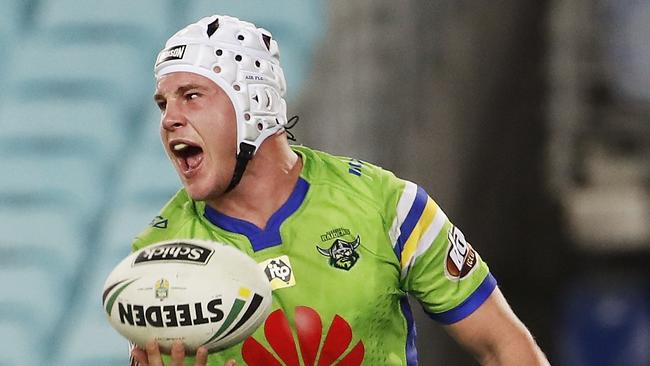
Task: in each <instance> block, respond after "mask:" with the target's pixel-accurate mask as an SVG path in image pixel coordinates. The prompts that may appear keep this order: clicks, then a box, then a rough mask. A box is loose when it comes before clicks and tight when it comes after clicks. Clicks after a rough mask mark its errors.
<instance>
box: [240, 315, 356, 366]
mask: <svg viewBox="0 0 650 366" xmlns="http://www.w3.org/2000/svg"><path fill="white" fill-rule="evenodd" d="M292 328H293V329H292ZM323 330H324V329H323V320H322V319H321V317H320V315H319V314H318V312H316V310H314V309H312V308H310V307H307V306H296V308H295V316H294V318H293V321H292V322H289V320H288V319H287V316H286V314H285V313H284V312H283V311H282V310H281V309H278V310H275V311H274V312H272V313H271V314H269V316H268V317H267V318H266V320H265V321H264V332H263V334H264V336H265V337H266V341H267V343H268V344H269V345H270V347H269V348H267V347H268V346H264V345H263V344H262V343H260V342H258V341H257V340H256V339H255V338H253V337H248V338H247V339H246V340H245V341H244V344H243V346H242V350H241V354H242V358H243V359H244V362H246V364H247V365H249V366H268V365H305V366H314V365H316V359H317V358H318V365H319V366H330V365H335V364H336V365H345V366H359V365H361V363H362V362H363V359H364V358H365V348H364V345H363V341H361V340H359V341H357V343H356V344H354V346H353V347H351V345H352V344H353V342H352V339H353V334H352V327H351V326H350V324H349V323H348V322H347V321H345V319H343V318H342V317H341V316H339V315H334V318H333V319H332V323H331V324H330V325H329V328H327V331H326V335H325V339H323V334H325V333H324V332H323ZM260 334H262V333H261V332H260ZM294 334H295V336H296V337H297V339H296V338H295V337H294ZM298 346H299V347H298ZM319 351H320V352H319ZM278 360H281V361H282V363H280V361H278ZM301 360H302V362H300V361H301Z"/></svg>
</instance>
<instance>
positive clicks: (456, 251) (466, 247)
mask: <svg viewBox="0 0 650 366" xmlns="http://www.w3.org/2000/svg"><path fill="white" fill-rule="evenodd" d="M447 238H448V239H449V250H448V251H447V260H446V261H445V263H446V266H445V273H446V274H447V276H449V277H450V278H451V279H453V280H458V279H463V278H464V277H466V276H467V275H468V274H469V273H470V272H471V271H472V269H474V267H475V266H476V262H477V258H476V252H475V251H474V249H473V248H472V246H471V245H470V244H469V243H468V242H467V240H465V235H463V233H462V232H461V231H460V230H458V228H456V227H455V226H452V228H451V230H449V234H448V235H447Z"/></svg>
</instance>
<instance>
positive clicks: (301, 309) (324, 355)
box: [133, 146, 496, 366]
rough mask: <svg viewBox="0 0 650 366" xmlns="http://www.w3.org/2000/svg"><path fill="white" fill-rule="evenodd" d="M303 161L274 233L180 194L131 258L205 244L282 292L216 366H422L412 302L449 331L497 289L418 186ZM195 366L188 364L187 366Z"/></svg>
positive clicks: (359, 165) (384, 174) (320, 159)
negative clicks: (230, 250)
mask: <svg viewBox="0 0 650 366" xmlns="http://www.w3.org/2000/svg"><path fill="white" fill-rule="evenodd" d="M293 149H294V151H296V153H298V154H299V155H300V156H301V158H302V161H303V170H302V173H301V175H300V178H299V180H298V182H297V184H296V186H295V188H294V190H293V193H292V194H291V196H290V197H289V199H288V200H287V202H286V203H285V204H284V205H283V206H282V207H281V208H280V209H278V211H277V212H275V214H273V216H272V217H271V218H270V220H269V221H268V224H267V226H266V228H264V229H260V228H258V227H256V226H255V225H253V224H251V223H249V222H246V221H243V220H239V219H236V218H233V217H229V216H226V215H224V214H222V213H220V212H217V211H216V210H214V209H212V208H211V207H209V206H206V205H205V204H204V203H203V202H196V201H193V200H191V199H190V198H189V197H188V195H187V194H186V192H185V190H180V191H179V192H178V193H177V194H176V196H175V197H173V198H172V199H171V201H169V202H168V203H167V205H166V206H165V207H164V208H163V209H162V211H161V213H160V216H161V217H162V219H163V220H167V225H166V227H165V226H163V225H154V226H151V227H149V228H147V229H146V230H145V231H144V232H142V233H141V234H140V235H139V236H138V237H137V238H136V240H135V241H134V243H133V250H137V249H140V248H142V247H144V246H146V245H149V244H153V243H155V242H159V241H162V240H169V239H183V238H197V239H207V240H214V241H217V242H221V243H224V244H227V245H232V246H234V247H236V248H238V249H240V250H241V251H243V252H245V253H247V254H248V255H249V256H251V257H252V258H254V259H255V260H256V261H257V262H258V263H259V265H260V266H261V267H262V268H263V269H264V271H265V273H266V274H267V277H268V278H269V280H270V281H271V284H272V287H273V311H272V313H271V314H270V315H269V316H268V318H267V319H266V321H265V323H264V324H263V326H261V327H260V328H259V329H258V330H257V331H256V332H255V333H254V334H253V335H252V336H251V337H249V338H248V339H247V340H245V341H244V342H242V343H240V344H237V345H235V346H232V347H231V348H228V349H226V350H224V351H222V352H219V353H216V354H213V355H211V356H210V357H209V365H213V366H221V365H223V363H224V361H225V360H227V359H229V358H234V359H236V360H238V365H250V366H273V365H292V366H293V365H296V366H298V365H305V366H312V365H319V366H325V365H334V364H336V365H343V366H345V365H372V366H377V365H417V353H416V349H415V327H414V323H413V317H412V315H411V310H410V307H409V303H408V300H407V296H406V295H407V294H412V295H413V296H415V297H416V298H417V299H418V300H419V302H420V303H421V305H422V306H423V307H424V309H425V310H426V312H427V313H428V314H430V316H431V317H432V318H433V319H435V320H437V321H439V322H441V323H443V324H450V323H454V322H456V321H458V320H461V319H463V318H464V317H466V316H467V315H469V314H471V313H472V312H473V311H474V310H476V309H477V308H478V307H479V306H480V305H481V304H482V303H483V302H484V301H485V299H487V297H488V296H489V295H490V294H491V293H492V291H493V290H494V288H495V286H496V281H495V280H494V278H493V277H492V276H491V275H490V273H489V271H488V267H487V266H486V264H485V263H484V262H483V261H482V260H481V258H480V257H479V255H478V254H477V253H476V252H475V251H474V250H473V249H472V247H471V246H470V245H469V244H468V243H467V241H466V240H465V238H464V236H463V234H462V233H461V232H460V230H458V229H457V228H456V227H455V226H453V225H452V223H451V222H450V221H449V219H448V218H447V216H446V215H445V214H444V212H443V211H442V210H441V209H440V207H438V205H437V204H436V203H435V202H434V201H433V200H432V199H431V198H430V197H429V196H428V195H427V193H426V192H425V191H424V190H423V189H422V188H420V187H418V186H417V185H415V184H413V183H411V182H408V181H404V180H402V179H399V178H397V177H395V176H394V175H393V174H392V173H390V172H388V171H386V170H383V169H381V168H378V167H376V166H373V165H371V164H368V163H365V162H362V161H359V160H354V159H348V158H338V157H334V156H331V155H328V154H325V153H322V152H318V151H314V150H311V149H308V148H306V147H299V146H296V147H293ZM188 364H190V363H188Z"/></svg>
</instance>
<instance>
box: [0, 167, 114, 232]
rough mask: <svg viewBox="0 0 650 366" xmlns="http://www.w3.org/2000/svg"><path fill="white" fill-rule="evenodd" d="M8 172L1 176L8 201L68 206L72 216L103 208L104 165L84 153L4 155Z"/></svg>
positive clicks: (86, 216)
mask: <svg viewBox="0 0 650 366" xmlns="http://www.w3.org/2000/svg"><path fill="white" fill-rule="evenodd" d="M2 158H3V167H4V168H5V169H6V170H5V171H6V172H8V173H7V174H6V175H5V176H3V179H0V195H1V196H2V197H3V201H4V202H8V203H11V202H12V201H14V199H17V202H18V203H20V202H24V201H23V200H29V201H31V203H32V204H34V203H36V202H38V203H41V204H42V205H50V206H51V207H58V208H66V209H67V210H68V212H70V215H71V217H70V219H71V220H72V219H75V218H78V219H79V220H81V221H80V222H85V223H87V221H86V220H88V219H90V218H91V217H92V214H93V213H94V212H96V211H97V210H99V209H100V206H101V204H102V203H103V199H104V198H103V197H102V194H103V192H104V191H105V189H106V187H105V186H104V185H103V182H104V180H103V178H104V175H105V174H107V172H105V171H104V170H102V169H101V166H99V165H98V164H96V163H95V162H94V161H93V160H91V159H87V158H86V157H84V156H47V155H46V156H42V157H39V158H35V157H30V156H22V155H19V156H7V155H4V156H2Z"/></svg>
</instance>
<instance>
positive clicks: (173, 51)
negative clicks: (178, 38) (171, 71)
mask: <svg viewBox="0 0 650 366" xmlns="http://www.w3.org/2000/svg"><path fill="white" fill-rule="evenodd" d="M185 47H187V46H186V45H184V44H182V45H178V46H174V47H170V48H168V49H166V50H162V51H161V52H160V54H159V55H158V60H157V61H156V66H158V65H160V64H161V63H163V62H165V61H169V60H181V59H182V58H183V55H185Z"/></svg>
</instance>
